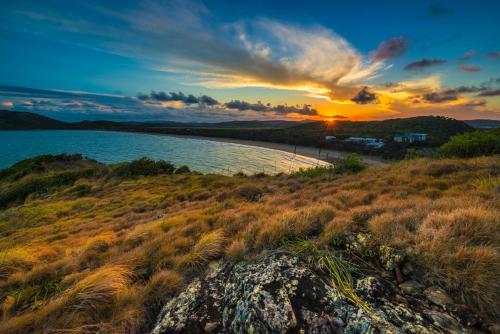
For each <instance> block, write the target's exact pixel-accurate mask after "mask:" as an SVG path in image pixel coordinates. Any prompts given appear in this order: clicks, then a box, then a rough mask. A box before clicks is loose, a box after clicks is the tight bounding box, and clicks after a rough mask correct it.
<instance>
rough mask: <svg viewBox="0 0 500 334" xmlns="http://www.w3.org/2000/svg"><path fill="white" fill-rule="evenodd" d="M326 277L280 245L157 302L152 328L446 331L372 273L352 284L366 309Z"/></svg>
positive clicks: (358, 333)
mask: <svg viewBox="0 0 500 334" xmlns="http://www.w3.org/2000/svg"><path fill="white" fill-rule="evenodd" d="M328 282H329V281H328V277H326V276H323V275H322V274H321V273H320V274H318V273H317V272H315V271H314V270H312V269H311V268H310V267H309V266H308V265H307V264H306V263H305V262H303V261H302V260H300V259H299V258H298V257H296V256H293V255H290V254H287V253H280V252H278V253H272V254H269V255H267V256H265V257H263V258H261V259H259V260H255V261H249V262H242V263H239V264H236V265H233V264H231V263H222V264H219V265H218V266H215V267H213V268H212V270H211V272H210V273H209V274H208V275H206V276H204V277H202V278H199V279H195V280H194V281H193V282H192V283H191V284H190V285H189V286H188V287H187V288H186V289H185V291H184V292H182V293H181V294H179V295H178V296H177V297H176V298H174V299H172V300H171V301H170V302H169V303H168V304H167V305H166V306H165V307H164V309H163V311H162V313H161V315H160V318H159V321H158V323H157V325H156V326H155V328H154V330H153V333H154V334H166V333H350V334H368V333H373V334H375V333H443V332H446V329H442V328H441V327H442V326H443V324H445V323H446V321H450V318H447V317H446V315H444V316H441V318H439V319H441V320H442V319H444V320H443V321H441V323H440V322H439V321H438V320H439V319H437V318H436V319H434V317H432V318H431V317H430V316H424V315H422V313H421V312H420V311H416V310H413V309H411V308H410V307H409V306H408V305H403V304H400V303H398V302H397V301H391V299H390V295H391V294H386V290H385V287H384V285H383V284H382V283H381V281H380V280H379V279H377V278H376V277H374V276H369V277H365V278H361V279H359V280H358V281H357V284H356V289H357V290H356V291H357V292H358V294H359V295H360V297H361V298H362V299H363V300H364V301H365V302H368V303H369V305H370V309H369V310H367V309H365V308H362V307H360V306H358V305H356V304H355V303H353V302H351V301H350V300H349V299H347V298H346V297H345V296H344V295H343V294H342V293H341V291H337V290H335V289H334V288H333V287H332V286H331V285H330V284H329V283H328ZM422 311H426V310H422ZM434 316H435V317H438V316H439V314H438V315H434ZM449 323H450V324H451V325H453V326H457V324H456V322H451V321H450V322H449ZM451 325H450V326H451ZM458 326H459V325H458ZM453 328H455V327H453Z"/></svg>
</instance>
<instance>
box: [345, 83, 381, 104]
mask: <svg viewBox="0 0 500 334" xmlns="http://www.w3.org/2000/svg"><path fill="white" fill-rule="evenodd" d="M351 101H353V102H356V103H357V104H369V103H377V102H378V98H377V95H376V94H375V93H371V92H369V91H368V87H363V89H361V90H360V91H359V93H358V94H356V96H355V97H353V98H352V99H351Z"/></svg>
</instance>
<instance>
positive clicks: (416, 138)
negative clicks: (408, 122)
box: [394, 133, 427, 143]
mask: <svg viewBox="0 0 500 334" xmlns="http://www.w3.org/2000/svg"><path fill="white" fill-rule="evenodd" d="M394 141H395V142H398V143H415V142H424V141H427V133H398V134H396V135H395V136H394Z"/></svg>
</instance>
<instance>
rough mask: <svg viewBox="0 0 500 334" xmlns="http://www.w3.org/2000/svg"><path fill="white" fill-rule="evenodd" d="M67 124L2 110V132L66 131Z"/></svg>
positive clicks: (32, 114)
mask: <svg viewBox="0 0 500 334" xmlns="http://www.w3.org/2000/svg"><path fill="white" fill-rule="evenodd" d="M66 127H67V124H66V123H64V122H61V121H57V120H55V119H52V118H49V117H45V116H42V115H39V114H35V113H30V112H12V111H8V110H0V130H45V129H64V128H66Z"/></svg>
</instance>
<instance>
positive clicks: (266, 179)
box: [0, 156, 500, 333]
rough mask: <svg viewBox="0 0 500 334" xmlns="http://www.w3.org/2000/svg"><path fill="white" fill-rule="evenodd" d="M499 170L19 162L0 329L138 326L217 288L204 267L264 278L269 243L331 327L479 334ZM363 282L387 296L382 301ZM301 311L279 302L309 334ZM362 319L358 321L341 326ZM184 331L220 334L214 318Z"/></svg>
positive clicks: (7, 189) (439, 163) (7, 178)
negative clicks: (471, 332) (244, 169)
mask: <svg viewBox="0 0 500 334" xmlns="http://www.w3.org/2000/svg"><path fill="white" fill-rule="evenodd" d="M33 166H35V167H36V168H35V167H33ZM499 166H500V158H499V157H490V158H475V159H467V160H415V161H403V162H400V163H396V164H392V165H389V166H385V167H369V168H367V169H366V170H364V171H361V172H359V173H358V174H356V175H348V174H345V175H336V174H330V173H322V172H318V173H308V172H303V173H300V174H297V175H278V176H262V175H257V176H251V177H248V176H233V177H230V176H220V175H198V174H195V173H188V172H187V171H186V170H185V169H180V170H179V171H178V172H176V171H175V168H171V167H170V166H169V165H166V164H152V163H145V162H143V163H136V164H121V165H119V166H115V167H112V166H105V165H101V164H98V163H96V162H92V161H86V160H81V158H78V157H73V156H70V157H69V158H68V156H65V157H64V159H63V161H59V162H58V161H57V159H55V160H54V159H53V158H50V157H49V158H48V157H44V158H42V159H34V160H32V161H30V162H28V163H21V164H19V165H18V166H17V167H14V168H13V169H10V170H8V171H7V172H5V171H4V172H2V173H0V189H1V191H0V197H2V196H3V197H2V198H4V199H5V198H8V199H9V201H8V202H5V203H6V204H5V205H6V206H7V208H6V209H4V210H3V211H0V291H1V295H0V301H1V303H2V307H1V312H2V318H3V319H4V320H3V322H2V323H1V324H0V332H2V333H42V332H44V331H45V332H53V333H68V332H71V333H89V332H92V333H94V332H99V333H143V332H147V331H149V330H150V329H151V328H152V327H153V325H154V324H155V323H156V321H157V316H158V314H159V312H160V310H161V308H162V307H163V305H165V304H166V303H167V302H168V301H173V302H172V303H170V304H168V305H170V306H168V307H170V309H168V308H167V309H166V312H167V314H172V313H168V310H172V311H174V310H180V309H182V310H187V309H189V308H186V307H188V305H187V304H185V305H184V306H185V307H184V306H183V304H182V303H183V300H185V299H183V298H186V297H189V293H188V294H186V293H183V294H180V295H179V292H181V291H184V292H186V291H188V292H189V291H199V293H206V292H208V291H211V290H203V286H205V285H203V284H205V283H203V282H205V281H201V283H196V282H197V279H203V278H204V277H206V270H209V269H210V268H212V269H211V270H213V269H214V268H215V267H214V261H222V262H223V266H229V267H225V268H233V265H234V264H238V267H235V268H234V269H231V270H229V269H228V271H223V274H217V272H216V273H215V274H213V275H215V276H209V277H214V278H215V277H216V275H228V276H227V279H231V280H235V279H236V281H234V284H238V279H237V277H239V276H238V275H239V274H238V273H239V272H241V273H245V272H246V273H247V274H245V275H242V276H241V279H251V278H252V277H255V278H257V277H262V278H263V277H264V276H261V275H260V274H258V273H259V271H258V270H261V269H257V268H262V265H260V264H259V263H264V264H266V263H267V264H269V262H266V261H274V260H272V259H273V258H268V257H266V256H267V255H266V254H272V251H274V250H279V249H280V250H282V251H285V252H288V253H287V254H292V255H293V256H292V257H291V258H289V260H286V263H288V264H286V266H290V265H291V266H292V267H293V268H295V269H293V268H292V267H290V270H288V271H286V272H287V273H289V274H290V275H291V276H287V277H283V280H284V281H279V282H282V283H283V282H284V284H285V285H286V284H287V283H286V282H290V283H291V284H292V282H293V281H294V279H295V278H294V277H296V276H293V275H296V274H293V273H294V272H295V273H305V272H306V271H304V270H305V269H300V268H302V267H303V266H308V269H307V270H310V275H312V276H308V277H310V279H311V280H313V281H314V282H317V283H318V284H320V283H319V281H317V280H318V279H317V278H314V277H319V279H321V280H322V282H326V283H321V284H327V285H328V287H327V288H322V289H323V290H324V289H334V290H335V291H336V293H338V294H339V296H343V297H338V298H341V299H334V302H335V303H336V304H335V305H337V306H336V307H339V305H344V306H342V307H344V308H345V310H346V312H347V313H345V315H346V316H347V318H343V320H342V321H344V325H342V322H338V323H337V325H335V326H341V327H338V328H343V327H342V326H347V325H346V324H352V326H355V324H356V323H357V324H358V325H359V326H362V323H360V322H359V321H364V322H363V323H366V324H367V325H366V326H368V325H370V324H371V325H370V326H375V328H379V327H378V326H381V323H380V322H373V321H375V320H373V319H372V320H369V319H371V316H370V314H371V313H370V312H372V311H380V312H382V313H380V312H379V313H377V314H379V315H383V314H385V313H384V312H389V313H387V314H388V319H396V318H395V317H396V313H390V312H392V311H391V310H394V312H399V313H401V314H400V315H398V316H397V317H400V316H402V317H403V318H402V320H401V321H403V322H402V323H401V324H400V325H401V326H403V325H402V324H403V323H407V322H408V321H409V319H411V317H414V318H413V319H417V318H418V319H420V320H415V321H416V322H413V325H415V326H416V325H418V323H420V324H421V325H419V326H421V327H422V326H424V327H426V326H429V327H427V328H428V329H429V331H430V332H431V333H441V332H447V331H448V332H450V331H453V330H451V329H452V328H459V327H460V326H463V327H467V326H474V328H475V330H476V331H479V332H488V327H491V326H493V324H492V321H493V322H494V320H495V319H498V316H499V314H500V313H499V312H500V305H499V302H498V301H499V300H500V295H499V293H500V286H499V285H498V284H499V282H498V277H499V274H500V255H499V251H498V250H499V249H500V239H499V238H500V218H499V216H498V212H499V210H500V204H499V203H500V202H499V201H498V198H499V195H500V193H499V191H500V180H499V175H500V170H499ZM159 173H160V174H162V175H156V174H159ZM172 173H174V174H172ZM141 174H147V175H149V176H139V175H141ZM6 194H7V195H8V196H6ZM16 194H17V195H19V196H16ZM21 195H22V196H21ZM270 252H271V253H270ZM262 256H264V259H263V260H260V259H261V257H262ZM295 257H298V260H294V258H295ZM244 259H245V260H249V261H250V262H242V261H243V260H244ZM252 261H254V262H252ZM259 261H264V262H259ZM279 261H281V260H279ZM290 261H291V262H290ZM297 261H298V262H297ZM267 264H266V265H264V268H265V267H266V266H268V265H267ZM296 265H297V266H298V267H296ZM252 266H256V267H255V268H254V269H255V270H256V271H254V269H252V268H253V267H252ZM269 266H270V267H272V266H278V267H279V266H280V264H279V263H274V262H272V263H270V264H269ZM238 268H239V269H238ZM295 270H298V271H295ZM284 272H285V271H284ZM307 272H309V271H307ZM250 273H251V274H250ZM368 274H369V275H371V276H373V277H378V279H377V280H381V282H385V283H383V285H387V286H389V287H390V289H389V290H386V292H385V293H384V294H383V295H382V297H383V298H384V301H381V300H380V299H379V298H380V297H381V296H380V295H378V297H376V295H375V293H376V291H377V290H371V289H372V288H370V287H374V286H373V284H372V283H373V282H376V281H377V280H375V281H373V280H372V279H369V278H367V277H365V276H366V275H368ZM235 275H236V276H235ZM287 275H288V274H287ZM300 275H302V274H300ZM307 275H309V274H307ZM371 276H370V277H371ZM217 277H219V278H218V279H222V280H224V281H225V280H226V278H224V277H225V276H217ZM235 277H236V278H235ZM365 278H366V279H365ZM209 281H210V280H209ZM198 282H200V281H198ZM214 282H215V281H214ZM356 282H357V283H356ZM360 282H365V283H367V282H372V283H370V284H368V285H366V286H365V285H364V283H360ZM400 282H404V283H403V284H400V285H398V283H400ZM190 283H191V284H194V285H190ZM200 284H201V285H200ZM214 284H215V283H214ZM252 284H254V283H252ZM255 284H261V286H262V287H263V289H270V290H268V291H270V293H272V294H273V296H274V294H275V293H277V295H276V296H284V295H283V294H280V293H278V291H277V290H273V289H279V286H280V285H279V284H278V281H276V284H275V285H273V284H271V285H268V284H267V283H265V281H262V282H261V283H258V282H257V281H255ZM280 284H281V283H280ZM315 284H316V283H315ZM186 286H188V287H189V288H188V289H187V290H185V288H186ZM318 287H319V286H318ZM364 287H366V289H368V290H366V289H365V288H364ZM197 289H198V290H197ZM299 289H303V287H299ZM441 289H443V290H441ZM289 290H290V289H289V288H286V291H287V293H291V292H293V289H292V290H290V291H289ZM323 290H321V291H323ZM424 290H425V293H423V292H422V291H424ZM230 291H233V290H227V292H228V293H230ZM234 291H235V292H234V293H236V294H237V291H240V290H238V289H236V290H234ZM256 291H257V290H256ZM280 291H281V290H280ZM301 291H302V290H301ZM305 291H309V290H305ZM363 291H364V292H363ZM328 295H330V294H328ZM292 297H293V296H292V295H290V298H292ZM372 297H373V298H372ZM193 298H194V296H193ZM214 298H215V297H214ZM217 298H219V297H217ZM228 298H229V297H228ZM231 298H232V297H231ZM234 298H242V296H241V295H234ZM273 298H274V297H273ZM276 298H277V297H276ZM293 298H296V297H293ZM307 298H309V297H307ZM310 298H313V296H311V297H310ZM188 299H189V298H188ZM189 300H190V299H189ZM236 300H237V299H235V300H234V302H235V303H236ZM266 300H267V299H266ZM279 300H281V299H278V301H279ZM202 301H205V302H207V299H205V298H203V299H202ZM232 302H233V301H231V303H232ZM309 302H312V300H310V301H309ZM323 302H326V303H327V304H328V305H330V302H329V301H328V300H323ZM307 303H308V300H307V299H303V300H301V301H300V302H298V301H297V300H296V299H291V304H289V306H286V305H288V304H286V303H285V304H281V302H279V303H278V304H276V305H278V306H279V307H285V309H287V308H286V307H291V309H289V310H292V311H293V314H296V315H297V317H299V318H297V319H298V320H297V321H298V322H293V321H291V322H287V324H288V325H287V326H292V327H290V328H294V327H293V326H298V325H294V324H297V323H299V324H302V325H300V326H306V327H307V326H310V325H307V323H304V322H303V321H304V319H305V318H304V317H305V315H304V314H305V313H301V311H300V310H299V309H295V308H294V307H296V306H297V305H309V304H307ZM338 303H342V304H338ZM236 304H238V303H236ZM236 304H235V305H236ZM327 304H325V305H327ZM175 305H178V306H179V307H180V309H176V308H175V307H174V306H175ZM189 305H191V304H189ZM238 305H247V304H238ZM269 305H271V304H269ZM311 305H312V304H311ZM384 305H386V306H384ZM391 305H392V306H391ZM419 305H420V306H419ZM200 307H211V306H210V305H208V306H207V305H205V306H201V305H200ZM325 307H327V306H325ZM328 307H332V305H330V306H328ZM205 309H206V308H204V310H205ZM210 310H212V311H213V312H216V311H217V310H215V309H213V308H209V309H208V311H209V313H208V314H212V316H214V317H215V313H210V312H212V311H210ZM325 310H326V308H325ZM337 310H339V309H338V308H337ZM349 310H351V311H349ZM356 310H357V311H356ZM363 310H365V311H363ZM367 310H372V311H370V312H368V311H367ZM405 310H406V311H405ZM233 311H234V309H229V310H228V312H233ZM268 311H269V310H267V309H262V310H261V311H260V312H268ZM309 311H314V312H320V313H321V309H319V310H318V309H317V308H313V309H309ZM175 312H177V311H175ZM179 312H181V313H175V314H178V315H181V314H182V311H179ZM200 312H201V311H200ZM290 312H291V311H290ZM363 312H367V313H363ZM399 313H398V314H399ZM164 314H165V313H164ZM196 314H201V313H196ZM231 314H233V313H231ZM245 314H247V315H248V314H249V313H245ZM280 314H281V313H280ZM285 314H289V313H285ZM300 314H302V315H300ZM308 314H309V315H311V313H308ZM356 314H357V315H359V316H362V318H359V319H358V318H356V317H357V316H356V317H355V318H352V319H351V318H349V317H350V316H355V315H356ZM390 314H392V315H390ZM420 314H422V315H420ZM264 315H266V313H264ZM267 315H269V314H267ZM367 317H368V318H367ZM408 317H410V318H408ZM422 317H423V318H422ZM216 318H217V317H216ZM168 319H169V318H168V317H167V318H165V319H164V320H165V322H164V323H165V326H167V327H158V330H160V329H161V328H168V324H169V321H170V320H168ZM214 319H215V318H214ZM217 319H222V318H217ZM242 319H243V318H242ZM249 319H250V318H249ZM259 319H261V320H262V319H267V316H266V317H264V318H259ZM273 319H274V318H273ZM275 319H278V318H275ZM287 319H289V318H287ZM311 319H312V318H311ZM318 319H319V318H318ZM349 319H351V320H349ZM363 319H365V320H363ZM374 319H375V318H374ZM404 319H406V320H404ZM382 320H383V319H382ZM186 321H187V320H186ZM217 321H219V320H217ZM220 321H222V320H220ZM235 321H236V322H235V324H238V323H239V322H238V321H237V320H236V318H235ZM287 321H288V320H287ZM318 321H319V320H318ZM370 321H371V322H370ZM459 321H461V324H459ZM410 323H412V322H411V321H410ZM186 324H187V322H186ZM201 324H203V326H201ZM426 324H427V325H426ZM386 325H388V326H389V325H390V326H393V327H394V326H396V327H397V326H398V325H397V323H394V322H391V323H388V324H386ZM193 326H198V327H196V328H201V329H200V331H202V329H203V330H205V329H206V328H212V329H213V330H214V332H219V331H220V330H221V327H219V326H224V324H223V323H219V322H215V323H214V324H208V323H206V322H203V323H202V322H198V323H196V322H195V324H194V325H193ZM199 326H201V327H199ZM207 326H208V327H207ZM235 326H236V325H235ZM238 326H239V325H238ZM349 326H350V325H349ZM363 326H364V325H363ZM384 326H385V325H384ZM443 326H444V327H443ZM450 326H452V327H450ZM453 326H458V327H453ZM179 328H181V327H179ZM193 328H194V327H193ZM353 328H354V327H353ZM367 328H372V327H367ZM491 328H493V327H491ZM339 330H340V329H339ZM343 330H347V329H343ZM372 330H374V329H372ZM160 332H161V331H160ZM167 332H168V331H167ZM361 332H362V333H365V332H363V331H361ZM361 332H360V333H361ZM396 332H397V331H396Z"/></svg>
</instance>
